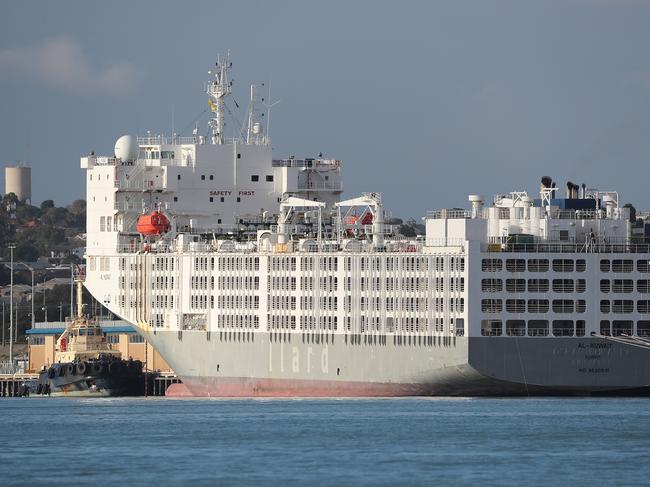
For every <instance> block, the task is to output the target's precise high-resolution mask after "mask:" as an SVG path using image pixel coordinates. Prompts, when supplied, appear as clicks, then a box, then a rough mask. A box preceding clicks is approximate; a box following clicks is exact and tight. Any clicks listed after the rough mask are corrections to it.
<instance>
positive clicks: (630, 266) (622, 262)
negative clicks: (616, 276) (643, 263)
mask: <svg viewBox="0 0 650 487" xmlns="http://www.w3.org/2000/svg"><path fill="white" fill-rule="evenodd" d="M633 270H634V262H633V261H632V259H614V260H613V261H612V272H632V271H633Z"/></svg>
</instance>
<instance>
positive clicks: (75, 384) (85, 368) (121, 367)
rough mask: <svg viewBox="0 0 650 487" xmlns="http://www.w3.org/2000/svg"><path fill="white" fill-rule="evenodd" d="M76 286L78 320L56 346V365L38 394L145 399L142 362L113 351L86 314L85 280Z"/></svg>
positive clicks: (45, 375) (47, 370) (41, 381)
mask: <svg viewBox="0 0 650 487" xmlns="http://www.w3.org/2000/svg"><path fill="white" fill-rule="evenodd" d="M75 282H76V285H77V316H76V317H75V318H74V319H72V320H71V321H70V324H69V325H68V326H67V327H66V329H65V331H64V332H63V334H62V335H61V336H60V337H59V339H58V340H57V343H56V354H55V359H56V363H54V364H52V365H51V366H50V367H48V368H43V370H42V371H41V373H40V375H39V380H38V385H37V388H36V394H40V395H47V396H76V397H103V396H142V395H144V393H145V381H146V380H148V376H147V374H146V373H145V372H144V371H143V369H142V362H141V361H139V360H131V359H129V360H124V359H123V358H122V354H121V353H120V352H119V351H117V350H112V349H111V348H110V345H109V344H108V342H107V341H106V336H105V335H104V332H103V331H102V329H101V327H100V326H99V324H98V323H97V321H96V320H95V319H91V318H89V317H87V316H85V315H84V314H83V305H82V301H81V299H82V294H81V291H82V287H81V286H82V279H81V276H80V274H79V275H78V276H77V279H76V281H75Z"/></svg>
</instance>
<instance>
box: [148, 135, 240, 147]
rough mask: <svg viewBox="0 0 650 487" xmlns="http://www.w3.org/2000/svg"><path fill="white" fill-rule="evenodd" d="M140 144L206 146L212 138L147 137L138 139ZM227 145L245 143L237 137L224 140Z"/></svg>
mask: <svg viewBox="0 0 650 487" xmlns="http://www.w3.org/2000/svg"><path fill="white" fill-rule="evenodd" d="M136 140H137V142H138V144H142V145H180V144H206V143H209V142H210V136H204V135H191V136H182V135H171V136H169V135H145V136H138V137H137V138H136ZM224 143H225V144H235V143H243V142H242V140H241V139H239V138H237V137H230V138H226V139H225V140H224Z"/></svg>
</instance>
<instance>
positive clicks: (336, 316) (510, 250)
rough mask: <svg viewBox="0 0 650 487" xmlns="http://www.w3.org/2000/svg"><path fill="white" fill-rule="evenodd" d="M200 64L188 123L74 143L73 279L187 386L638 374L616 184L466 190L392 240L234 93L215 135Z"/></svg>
mask: <svg viewBox="0 0 650 487" xmlns="http://www.w3.org/2000/svg"><path fill="white" fill-rule="evenodd" d="M216 68H217V69H216V71H217V72H216V74H215V77H214V79H213V80H212V81H211V83H210V84H209V85H208V89H207V93H208V95H209V96H210V108H211V111H212V112H213V118H212V119H211V121H210V123H209V133H208V134H206V135H205V136H201V135H198V131H195V133H194V135H193V136H191V137H180V136H178V137H177V136H172V137H170V138H165V137H162V136H152V135H147V136H146V137H144V138H138V139H133V138H130V137H123V138H121V139H119V140H118V143H117V144H116V151H115V157H96V156H89V157H84V158H82V159H81V164H82V167H84V168H85V169H86V170H87V184H88V195H87V197H88V198H87V199H88V236H87V241H88V248H87V259H88V272H87V280H86V286H87V287H88V288H89V290H90V291H91V292H92V293H93V294H94V295H95V297H96V298H97V299H101V300H102V302H103V303H104V304H105V305H106V306H107V307H108V308H109V309H110V310H111V311H113V312H114V313H116V314H117V315H119V316H121V317H122V318H123V319H125V320H128V321H130V322H131V323H133V324H134V325H136V326H137V327H139V329H140V331H141V332H142V333H143V334H144V335H145V336H146V337H147V339H148V340H150V341H151V342H152V343H153V344H154V346H156V348H157V349H158V350H159V352H160V353H161V354H162V355H163V357H164V358H165V360H167V362H168V363H169V364H170V365H171V366H172V367H173V368H174V370H175V371H176V373H177V374H179V375H180V376H181V378H182V379H183V382H184V383H185V384H186V385H187V386H188V387H189V388H190V390H191V391H192V392H193V393H195V394H198V395H244V396H251V395H407V394H525V393H593V392H603V391H617V390H633V389H640V388H644V387H647V386H649V385H650V361H649V360H648V358H649V357H650V355H648V354H649V353H650V352H649V351H648V350H647V348H648V347H649V346H650V345H648V340H649V339H650V253H649V250H650V249H649V247H650V246H649V245H648V244H647V240H646V236H645V235H644V234H643V230H644V226H643V222H641V223H640V225H641V226H640V227H639V224H638V223H634V224H633V223H632V222H631V219H630V209H629V208H626V207H623V206H621V205H620V203H619V196H618V193H616V192H612V191H599V190H596V189H590V188H587V187H586V186H585V185H582V186H578V185H574V184H572V183H568V184H567V189H566V195H565V197H561V196H560V195H558V194H557V191H558V188H557V187H556V186H555V184H554V183H553V182H552V181H551V179H550V178H543V179H542V184H541V188H540V191H539V194H534V195H533V194H531V195H529V194H528V193H527V192H524V191H518V192H512V193H509V194H507V195H501V196H497V197H495V199H494V200H493V201H492V203H491V204H490V205H486V204H485V202H484V199H483V198H482V197H481V196H478V195H470V197H469V201H470V203H471V209H470V210H467V211H466V210H458V209H453V210H439V211H436V212H433V213H430V214H429V215H427V217H426V218H425V220H426V237H425V238H423V239H420V238H416V239H406V238H404V237H401V236H399V235H398V234H396V233H395V232H394V229H393V228H392V227H391V226H390V225H388V224H386V222H385V218H384V209H383V205H382V201H381V197H380V195H378V194H374V193H369V194H364V195H361V196H359V197H356V198H351V199H347V200H344V201H341V200H340V195H341V193H342V186H341V177H340V169H341V164H340V161H338V160H333V159H325V158H322V157H318V158H314V159H295V158H287V159H281V160H274V159H272V156H271V147H270V141H269V139H268V137H267V134H265V133H263V130H262V124H261V123H260V122H258V121H257V119H256V108H255V106H256V103H255V90H254V89H251V103H250V107H249V112H248V115H247V117H246V122H245V127H243V129H242V134H241V135H240V136H239V137H237V138H236V139H230V140H229V139H226V138H225V137H224V118H223V115H224V111H223V110H224V103H225V101H224V98H225V97H226V96H227V95H228V94H229V93H230V86H231V85H230V82H229V81H228V80H229V76H228V70H229V69H230V63H229V62H228V61H219V62H218V63H217V66H216ZM266 132H268V128H267V130H266ZM147 215H153V216H149V217H147ZM143 218H145V220H146V221H144V220H143ZM147 218H148V219H147ZM162 220H164V222H163V223H160V222H161V221H162ZM638 232H640V233H639V234H637V233H638Z"/></svg>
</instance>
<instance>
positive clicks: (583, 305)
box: [576, 299, 587, 313]
mask: <svg viewBox="0 0 650 487" xmlns="http://www.w3.org/2000/svg"><path fill="white" fill-rule="evenodd" d="M586 310H587V301H585V300H584V299H578V300H576V313H584V312H585V311H586Z"/></svg>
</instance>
